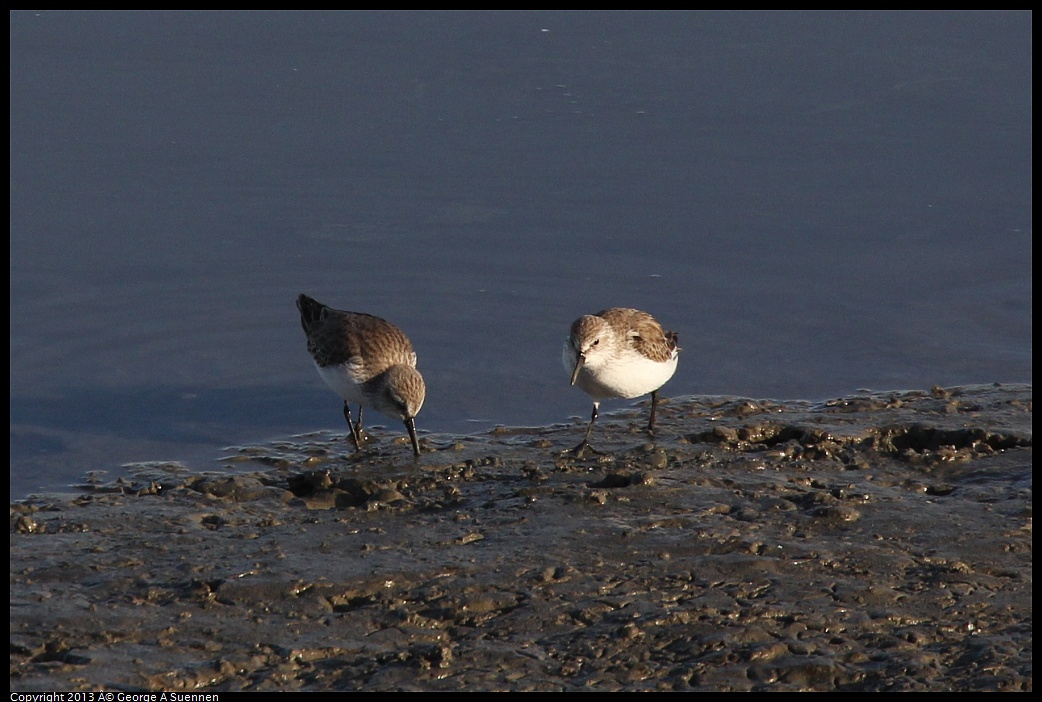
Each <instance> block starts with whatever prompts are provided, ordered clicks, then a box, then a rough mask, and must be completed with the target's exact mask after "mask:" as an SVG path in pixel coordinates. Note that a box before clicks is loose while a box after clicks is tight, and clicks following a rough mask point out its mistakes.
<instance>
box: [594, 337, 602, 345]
mask: <svg viewBox="0 0 1042 702" xmlns="http://www.w3.org/2000/svg"><path fill="white" fill-rule="evenodd" d="M599 343H601V340H600V339H594V340H593V345H594V346H596V345H597V344H599Z"/></svg>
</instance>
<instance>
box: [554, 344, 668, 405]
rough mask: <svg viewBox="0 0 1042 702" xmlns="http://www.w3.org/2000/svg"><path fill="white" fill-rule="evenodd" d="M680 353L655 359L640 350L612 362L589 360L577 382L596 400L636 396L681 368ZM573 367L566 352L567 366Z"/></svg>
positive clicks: (623, 355)
mask: <svg viewBox="0 0 1042 702" xmlns="http://www.w3.org/2000/svg"><path fill="white" fill-rule="evenodd" d="M677 358H678V354H676V353H674V354H673V357H672V358H671V359H669V360H668V361H652V360H651V359H649V358H646V357H644V356H642V355H640V354H639V353H627V354H622V355H620V356H615V357H613V358H612V359H611V362H610V363H603V364H596V363H587V364H585V365H583V367H582V369H581V370H580V371H579V377H578V378H576V379H575V384H576V385H578V386H579V388H580V389H582V391H583V392H585V393H586V394H587V395H589V396H590V397H592V398H593V399H594V400H598V401H600V400H606V399H608V398H612V397H618V398H624V399H632V398H634V397H640V396H642V395H647V394H648V393H650V392H652V391H654V390H658V389H659V388H660V387H662V386H663V385H665V384H666V381H668V380H669V379H670V378H672V377H673V374H674V373H675V372H676V370H677ZM569 363H571V367H570V368H568V370H569V371H571V369H572V368H574V367H575V363H574V361H572V360H570V359H568V354H566V360H565V367H566V368H567V367H568V364H569Z"/></svg>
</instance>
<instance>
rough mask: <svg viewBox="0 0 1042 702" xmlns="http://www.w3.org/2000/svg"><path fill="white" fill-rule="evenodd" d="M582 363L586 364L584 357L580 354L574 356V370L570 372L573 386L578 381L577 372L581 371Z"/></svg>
mask: <svg viewBox="0 0 1042 702" xmlns="http://www.w3.org/2000/svg"><path fill="white" fill-rule="evenodd" d="M584 363H586V356H584V355H583V354H581V353H577V354H575V370H573V371H572V385H575V381H576V380H578V379H579V371H581V370H582V369H583V364H584Z"/></svg>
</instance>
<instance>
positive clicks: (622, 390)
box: [562, 307, 680, 456]
mask: <svg viewBox="0 0 1042 702" xmlns="http://www.w3.org/2000/svg"><path fill="white" fill-rule="evenodd" d="M679 352H680V348H679V347H678V346H677V335H676V332H671V331H666V330H664V329H663V328H662V325H661V324H659V323H658V322H657V321H656V320H655V318H654V317H652V316H651V315H650V314H648V313H647V312H641V311H640V310H633V309H628V308H624V307H612V308H611V309H607V310H601V311H600V312H598V313H597V314H587V315H583V316H582V317H579V319H577V320H575V321H574V322H573V323H572V329H571V333H570V334H569V335H568V340H567V341H566V342H565V344H564V353H563V356H562V360H563V361H564V367H565V368H566V369H567V370H568V372H569V373H570V374H571V377H572V385H578V386H579V387H580V388H581V389H582V390H583V391H584V392H585V393H586V394H587V395H589V396H590V397H591V398H593V414H592V416H591V417H590V425H589V426H588V427H586V435H585V436H584V437H583V440H582V442H581V443H579V445H578V446H576V447H575V448H573V449H571V452H572V453H574V454H576V455H578V456H581V455H582V454H583V453H584V452H585V451H586V449H588V448H591V447H590V432H591V431H593V424H594V422H596V421H597V410H598V408H599V407H600V403H601V400H607V399H610V398H625V399H632V398H634V397H640V396H641V395H646V394H648V393H649V392H650V393H651V418H650V419H649V420H648V433H649V434H651V433H654V430H655V406H656V405H657V404H658V390H659V388H661V387H662V386H663V385H665V384H666V381H667V380H669V379H670V378H672V377H673V373H674V372H676V370H677V356H678V354H679Z"/></svg>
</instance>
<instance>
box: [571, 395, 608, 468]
mask: <svg viewBox="0 0 1042 702" xmlns="http://www.w3.org/2000/svg"><path fill="white" fill-rule="evenodd" d="M599 404H600V403H598V402H594V403H593V413H592V414H591V415H590V424H589V426H587V427H586V435H585V436H583V440H582V441H580V442H579V444H578V445H577V446H575V448H571V449H569V450H567V451H565V453H571V454H574V455H575V457H576V458H582V456H583V454H584V453H586V452H587V451H592V452H593V453H597V451H595V450H594V448H593V447H592V446H590V432H592V431H593V423H594V422H596V421H597V406H598V405H599Z"/></svg>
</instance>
